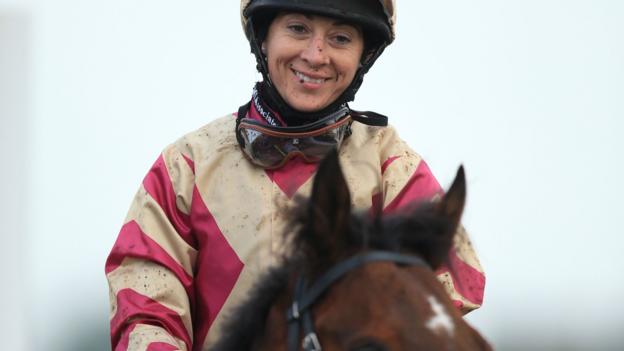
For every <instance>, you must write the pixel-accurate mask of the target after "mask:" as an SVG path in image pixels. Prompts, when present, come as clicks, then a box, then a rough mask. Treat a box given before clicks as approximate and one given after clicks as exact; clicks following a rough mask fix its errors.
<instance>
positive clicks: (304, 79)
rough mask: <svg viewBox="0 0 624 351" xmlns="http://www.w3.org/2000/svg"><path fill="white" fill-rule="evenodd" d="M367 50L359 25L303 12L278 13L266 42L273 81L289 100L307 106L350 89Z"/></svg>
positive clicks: (325, 102) (306, 109) (297, 106)
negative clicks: (363, 53) (364, 51)
mask: <svg viewBox="0 0 624 351" xmlns="http://www.w3.org/2000/svg"><path fill="white" fill-rule="evenodd" d="M363 50H364V38H363V37H362V33H361V30H360V29H359V28H358V27H356V26H352V25H349V24H346V23H344V22H342V21H337V20H335V19H331V18H327V17H320V16H313V15H302V14H297V13H283V14H280V15H278V16H277V17H276V18H275V19H274V20H273V22H272V23H271V25H270V26H269V32H268V35H267V38H266V40H265V41H264V43H262V52H263V53H265V54H266V57H267V60H268V66H269V76H270V78H271V81H272V82H273V83H274V84H275V87H276V89H277V91H278V92H279V94H280V95H281V96H282V97H283V98H284V100H285V101H286V103H287V104H288V105H290V106H291V107H292V108H294V109H296V110H299V111H303V112H313V111H318V110H321V109H323V108H325V107H327V106H329V104H331V103H332V102H334V101H335V100H336V99H337V98H338V97H339V96H340V95H341V94H342V93H343V92H344V91H345V90H346V89H347V87H348V86H349V84H351V81H353V77H355V72H356V71H357V69H358V68H359V64H360V57H361V56H362V52H363Z"/></svg>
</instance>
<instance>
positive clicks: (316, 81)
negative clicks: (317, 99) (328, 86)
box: [292, 69, 329, 84]
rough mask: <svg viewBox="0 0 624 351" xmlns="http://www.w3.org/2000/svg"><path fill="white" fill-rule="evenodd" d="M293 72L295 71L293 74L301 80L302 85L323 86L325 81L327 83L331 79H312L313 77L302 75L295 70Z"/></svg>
mask: <svg viewBox="0 0 624 351" xmlns="http://www.w3.org/2000/svg"><path fill="white" fill-rule="evenodd" d="M292 71H293V73H295V76H297V78H299V81H300V82H301V83H312V84H321V83H323V82H324V81H326V80H327V79H329V78H312V77H310V76H306V75H305V74H303V73H301V72H299V71H296V70H294V69H293V70H292Z"/></svg>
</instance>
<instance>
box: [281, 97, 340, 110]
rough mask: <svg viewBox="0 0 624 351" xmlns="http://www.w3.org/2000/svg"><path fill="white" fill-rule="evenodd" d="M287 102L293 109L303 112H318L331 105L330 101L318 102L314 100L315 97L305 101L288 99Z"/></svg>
mask: <svg viewBox="0 0 624 351" xmlns="http://www.w3.org/2000/svg"><path fill="white" fill-rule="evenodd" d="M311 100H312V101H311ZM287 103H288V105H290V107H292V108H293V109H295V110H297V111H301V112H317V111H320V110H322V109H324V108H325V107H327V106H329V105H330V103H328V102H318V101H313V99H304V100H303V101H301V100H299V99H298V101H287Z"/></svg>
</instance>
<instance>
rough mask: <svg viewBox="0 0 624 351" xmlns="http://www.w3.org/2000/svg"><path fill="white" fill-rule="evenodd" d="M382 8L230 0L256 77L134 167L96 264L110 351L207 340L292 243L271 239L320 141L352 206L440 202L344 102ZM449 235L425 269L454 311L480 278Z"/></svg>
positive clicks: (369, 52) (386, 36)
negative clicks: (112, 234) (135, 183)
mask: <svg viewBox="0 0 624 351" xmlns="http://www.w3.org/2000/svg"><path fill="white" fill-rule="evenodd" d="M394 9H395V6H394V2H393V1H391V0H364V1H363V0H344V1H327V0H296V1H295V0H242V1H241V19H242V24H243V28H244V30H245V35H246V37H247V39H248V41H249V44H250V48H251V51H252V53H253V54H254V55H255V57H256V62H257V67H258V70H259V72H260V73H261V74H262V78H263V79H262V81H260V82H258V83H256V85H255V86H254V89H253V92H252V98H251V99H250V101H248V102H246V103H245V104H243V105H242V106H240V107H239V108H238V113H230V114H228V115H226V116H224V117H222V118H219V119H217V120H215V121H213V122H210V123H208V124H207V125H205V126H203V127H201V128H200V129H198V130H196V131H194V132H191V133H188V134H186V135H185V136H183V137H181V138H180V139H178V140H177V141H176V142H174V143H173V144H171V145H169V146H168V147H166V148H165V150H164V151H163V152H162V154H161V155H160V157H158V159H157V161H156V162H155V164H154V166H153V167H152V168H151V169H150V171H149V172H148V174H147V176H146V177H145V179H144V181H143V183H142V185H141V187H140V189H139V191H138V193H137V195H136V197H135V199H134V202H133V204H132V206H131V209H130V211H129V213H128V216H127V218H126V221H125V224H124V225H123V227H122V229H121V232H120V233H119V236H118V239H117V241H116V243H115V245H114V247H113V249H112V251H111V253H110V255H109V257H108V260H107V262H106V274H107V278H108V281H109V285H110V294H111V320H110V321H111V339H112V344H113V348H114V349H115V350H146V349H159V350H160V349H163V350H178V349H179V350H208V349H210V347H211V345H212V344H213V343H214V341H215V340H216V339H217V338H218V337H219V335H220V334H221V328H222V327H223V320H224V318H225V316H227V314H228V312H229V311H231V310H232V308H233V307H234V306H236V305H237V304H238V303H240V301H241V300H242V299H243V298H244V297H245V296H247V295H248V293H249V292H250V291H251V290H252V289H253V287H254V284H255V283H256V282H257V279H258V277H259V276H261V275H262V274H263V273H264V272H265V271H266V270H267V268H269V266H272V265H274V264H276V263H278V262H280V260H281V259H282V258H283V257H285V255H287V254H288V253H291V252H292V247H291V246H290V243H289V242H288V241H287V240H285V239H284V236H282V235H281V234H282V232H284V231H286V230H287V229H290V228H288V226H289V224H288V223H289V222H290V221H289V218H288V213H289V209H290V208H292V207H294V206H295V204H296V203H297V201H296V199H297V198H298V197H300V196H307V195H308V194H310V189H311V187H312V175H313V174H314V173H315V172H316V170H317V165H318V162H319V161H320V160H321V159H322V158H323V157H324V156H325V155H327V154H328V153H330V152H331V151H332V150H338V157H339V162H340V165H341V168H342V171H343V173H344V176H345V179H346V182H347V183H348V186H349V189H350V190H349V191H350V193H351V194H350V195H351V196H350V197H349V198H350V201H349V202H350V203H351V205H353V207H354V208H356V209H358V210H364V211H371V212H374V213H380V214H381V213H383V214H384V215H386V214H389V213H392V212H398V211H401V210H403V209H405V208H407V207H410V206H411V205H412V204H413V203H414V202H421V201H424V202H429V201H431V200H433V199H438V198H439V195H440V194H441V193H442V190H441V188H440V186H439V184H438V182H437V181H436V179H435V177H434V176H433V175H432V173H431V171H430V170H429V168H428V166H427V164H426V163H425V162H424V161H423V160H422V159H421V157H420V156H419V155H418V154H416V153H415V152H414V151H413V150H411V149H410V148H409V147H408V146H407V145H406V144H405V142H403V141H402V140H401V139H400V138H399V137H398V136H397V133H396V131H395V130H394V129H393V128H392V127H389V126H387V117H385V116H383V115H380V114H377V113H374V112H358V111H355V110H352V109H351V108H350V107H349V104H348V103H349V102H350V101H352V100H353V99H354V97H355V94H356V92H357V91H358V89H359V87H360V85H361V84H362V81H363V79H364V75H365V74H366V72H368V70H369V69H370V68H371V67H372V66H373V64H374V63H375V61H376V59H377V58H378V57H379V55H381V53H382V52H383V51H384V49H385V48H386V47H387V46H388V45H389V44H390V43H392V41H393V40H394V20H395V13H394ZM326 189H330V190H329V191H328V192H327V193H326V194H325V195H324V196H333V194H332V192H331V189H332V186H331V184H330V185H329V186H328V187H326ZM337 235H340V233H337ZM345 235H346V233H345ZM414 235H415V240H416V241H418V235H417V234H414ZM454 238H455V241H454V245H453V246H452V248H451V250H450V252H449V254H448V257H446V262H447V264H446V265H443V266H441V267H440V268H439V269H438V270H437V271H436V272H435V273H436V277H437V279H438V280H439V281H441V282H442V283H443V287H444V288H445V289H446V293H447V294H448V295H449V297H450V298H451V300H452V303H449V306H451V304H453V305H454V306H455V307H453V308H457V309H458V311H455V312H454V313H456V314H458V313H467V312H469V311H471V310H473V309H475V308H478V307H479V306H480V304H481V302H482V296H483V289H484V283H485V278H484V276H483V273H482V270H481V267H480V265H479V261H478V259H477V258H476V255H475V253H474V250H473V249H472V246H471V244H470V241H469V240H468V238H467V236H466V233H465V231H464V230H463V229H462V227H461V226H458V229H457V231H456V235H455V236H454ZM321 252H323V251H322V250H321ZM440 289H442V287H440ZM446 308H448V306H447V307H446ZM446 312H447V311H442V312H439V314H441V315H444V314H445V313H446ZM280 332H285V331H280Z"/></svg>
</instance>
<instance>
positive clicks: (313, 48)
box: [301, 36, 329, 68]
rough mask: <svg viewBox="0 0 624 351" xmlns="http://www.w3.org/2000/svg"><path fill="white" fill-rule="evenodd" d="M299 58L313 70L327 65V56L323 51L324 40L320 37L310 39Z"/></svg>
mask: <svg viewBox="0 0 624 351" xmlns="http://www.w3.org/2000/svg"><path fill="white" fill-rule="evenodd" d="M301 58H302V59H303V60H305V61H307V62H308V63H309V64H310V66H312V67H313V68H316V67H320V66H322V65H325V64H328V63H329V56H328V55H327V52H326V50H325V40H324V39H323V38H322V37H320V36H314V37H313V38H311V39H310V41H308V43H307V46H306V47H305V48H304V49H303V51H302V52H301Z"/></svg>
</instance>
